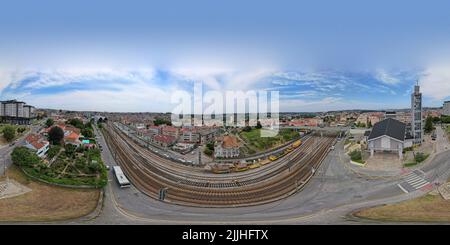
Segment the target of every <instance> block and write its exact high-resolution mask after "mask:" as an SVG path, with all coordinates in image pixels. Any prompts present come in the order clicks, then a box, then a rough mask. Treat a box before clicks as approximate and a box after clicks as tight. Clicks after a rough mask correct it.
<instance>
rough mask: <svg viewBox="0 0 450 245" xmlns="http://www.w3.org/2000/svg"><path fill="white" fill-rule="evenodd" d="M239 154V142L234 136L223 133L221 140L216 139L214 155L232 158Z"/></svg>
mask: <svg viewBox="0 0 450 245" xmlns="http://www.w3.org/2000/svg"><path fill="white" fill-rule="evenodd" d="M239 154H240V151H239V143H238V140H237V138H236V137H234V136H231V135H225V136H224V137H223V138H222V139H221V140H218V141H216V143H215V145H214V157H221V158H232V157H238V156H239Z"/></svg>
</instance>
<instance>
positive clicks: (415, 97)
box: [411, 85, 423, 144]
mask: <svg viewBox="0 0 450 245" xmlns="http://www.w3.org/2000/svg"><path fill="white" fill-rule="evenodd" d="M411 115H412V121H411V130H412V136H413V138H414V144H421V143H422V134H423V123H422V93H420V87H419V85H416V86H414V91H413V93H412V94H411Z"/></svg>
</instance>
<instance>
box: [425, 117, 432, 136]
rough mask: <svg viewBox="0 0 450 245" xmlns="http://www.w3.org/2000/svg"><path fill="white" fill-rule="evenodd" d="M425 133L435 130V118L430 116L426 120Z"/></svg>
mask: <svg viewBox="0 0 450 245" xmlns="http://www.w3.org/2000/svg"><path fill="white" fill-rule="evenodd" d="M424 130H425V133H430V132H431V131H433V118H432V117H430V116H428V117H427V119H426V120H425V127H424Z"/></svg>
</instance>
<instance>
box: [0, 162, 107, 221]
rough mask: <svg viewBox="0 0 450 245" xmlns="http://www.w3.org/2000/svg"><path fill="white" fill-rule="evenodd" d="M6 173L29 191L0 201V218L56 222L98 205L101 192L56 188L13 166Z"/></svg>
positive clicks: (85, 213)
mask: <svg viewBox="0 0 450 245" xmlns="http://www.w3.org/2000/svg"><path fill="white" fill-rule="evenodd" d="M8 176H9V178H11V179H14V180H16V181H17V182H19V183H20V184H22V185H24V186H26V187H28V188H30V189H31V190H32V191H30V192H28V193H26V194H24V195H21V196H17V197H12V198H7V199H1V200H0V221H56V220H65V219H72V218H78V217H82V216H85V215H87V214H89V213H91V212H92V211H94V209H95V208H96V206H97V202H98V199H99V197H100V191H99V190H96V189H88V190H85V189H69V188H62V187H55V186H50V185H46V184H42V183H40V182H36V181H33V180H30V179H28V178H27V177H26V176H25V175H24V174H23V173H22V172H21V171H20V170H19V169H18V168H17V167H16V166H11V167H10V168H9V169H8Z"/></svg>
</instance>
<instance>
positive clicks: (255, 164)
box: [248, 163, 261, 169]
mask: <svg viewBox="0 0 450 245" xmlns="http://www.w3.org/2000/svg"><path fill="white" fill-rule="evenodd" d="M259 167H261V164H260V163H253V164H250V165H249V166H248V168H249V169H254V168H259Z"/></svg>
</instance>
